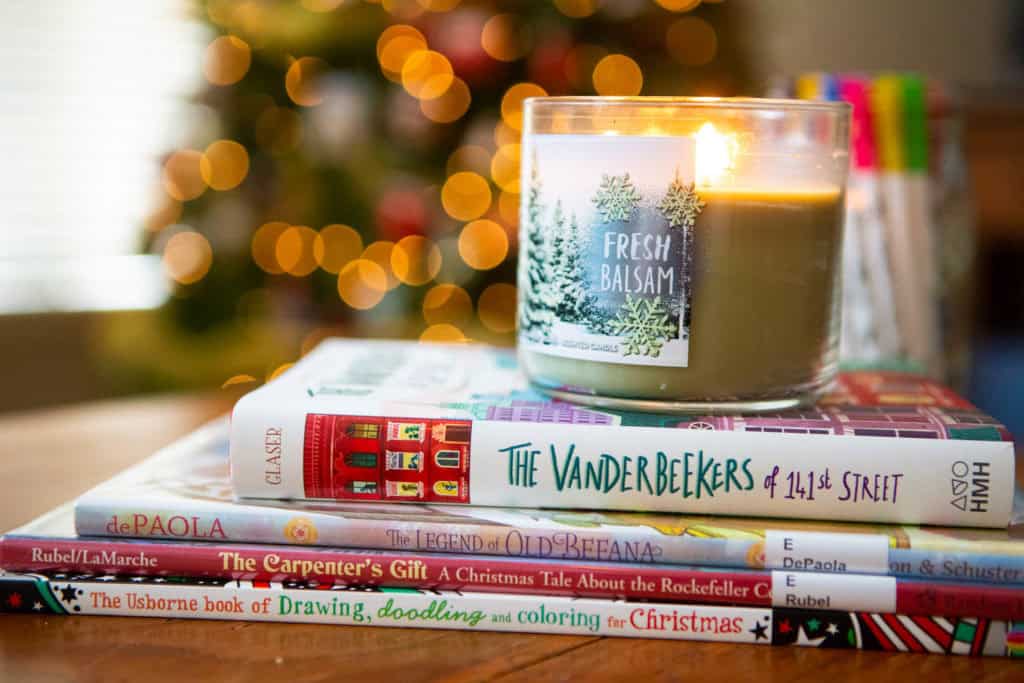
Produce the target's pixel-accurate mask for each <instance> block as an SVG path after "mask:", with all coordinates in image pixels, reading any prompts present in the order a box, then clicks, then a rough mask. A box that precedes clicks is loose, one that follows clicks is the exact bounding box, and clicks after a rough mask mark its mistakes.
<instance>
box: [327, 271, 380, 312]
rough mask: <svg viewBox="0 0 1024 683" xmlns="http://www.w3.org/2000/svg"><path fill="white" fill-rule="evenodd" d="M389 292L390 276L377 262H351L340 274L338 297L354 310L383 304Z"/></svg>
mask: <svg viewBox="0 0 1024 683" xmlns="http://www.w3.org/2000/svg"><path fill="white" fill-rule="evenodd" d="M387 292H388V275H387V273H386V272H384V269H383V268H381V267H380V265H379V264H378V263H377V262H376V261H371V260H370V259H364V258H359V259H356V260H354V261H349V262H348V263H347V264H346V265H345V267H344V268H342V269H341V272H340V273H338V295H339V296H340V297H341V300H342V301H344V302H345V303H347V304H348V305H349V306H351V307H352V308H356V309H359V310H366V309H370V308H373V307H374V306H376V305H377V304H379V303H380V302H381V299H383V298H384V295H385V294H387Z"/></svg>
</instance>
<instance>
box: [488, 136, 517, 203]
mask: <svg viewBox="0 0 1024 683" xmlns="http://www.w3.org/2000/svg"><path fill="white" fill-rule="evenodd" d="M519 155H520V147H519V145H518V144H516V143H512V144H508V145H502V146H501V147H499V148H498V151H497V152H495V153H494V158H493V159H491V179H492V180H494V184H495V185H497V186H498V187H499V188H501V189H502V190H504V191H505V192H519Z"/></svg>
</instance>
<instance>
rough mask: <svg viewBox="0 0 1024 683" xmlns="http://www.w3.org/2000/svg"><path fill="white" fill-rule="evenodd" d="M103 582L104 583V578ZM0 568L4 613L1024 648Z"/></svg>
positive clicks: (650, 612) (943, 629)
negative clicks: (36, 573)
mask: <svg viewBox="0 0 1024 683" xmlns="http://www.w3.org/2000/svg"><path fill="white" fill-rule="evenodd" d="M104 579H109V580H104ZM160 581H161V579H149V580H147V581H146V582H144V583H132V582H124V581H119V580H116V579H113V577H98V578H95V579H91V580H73V579H68V578H67V577H60V578H57V577H55V578H53V579H48V578H46V577H43V576H26V575H0V612H20V613H35V614H59V615H66V614H74V615H116V616H142V617H165V618H166V617H177V618H195V619H227V620H247V621H272V622H297V623H313V624H336V625H350V626H386V627H415V628H444V629H458V630H466V631H499V632H501V631H504V632H519V633H553V634H572V635H590V636H597V635H605V636H616V637H632V638H662V639H671V640H704V641H722V642H732V643H747V644H752V645H775V646H803V647H823V648H842V649H863V650H885V651H904V652H930V653H937V654H951V655H994V656H1020V655H1021V654H1024V652H1022V650H1024V638H1022V636H1024V634H1022V633H1021V631H1022V629H1024V626H1022V625H1021V624H1010V623H1007V622H1000V621H992V620H988V619H979V618H966V619H958V620H954V621H950V620H948V619H945V618H926V617H910V616H907V615H897V614H878V613H865V612H842V611H829V612H814V611H806V610H789V609H772V608H750V607H722V606H716V607H710V606H704V605H682V604H659V603H630V602H623V601H612V600H595V599H588V598H581V599H573V598H564V597H543V596H526V595H503V594H499V595H483V594H474V593H455V592H451V593H423V592H419V591H401V590H400V591H391V590H387V589H384V590H379V591H371V590H359V589H355V590H352V589H349V588H348V587H346V586H343V585H340V586H327V585H325V586H318V587H317V588H315V589H311V588H302V587H285V586H282V585H281V584H260V583H256V582H249V581H231V582H228V583H225V584H222V585H213V586H211V585H196V584H195V583H188V582H187V581H186V582H182V583H179V582H177V581H176V580H174V579H166V580H163V581H164V582H162V583H160Z"/></svg>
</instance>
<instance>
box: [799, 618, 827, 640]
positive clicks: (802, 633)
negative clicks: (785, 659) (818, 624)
mask: <svg viewBox="0 0 1024 683" xmlns="http://www.w3.org/2000/svg"><path fill="white" fill-rule="evenodd" d="M815 621H816V620H815ZM826 637H827V636H821V637H820V638H808V637H807V631H806V630H805V629H802V628H797V631H796V644H797V645H807V646H810V647H818V646H819V645H821V644H822V643H823V642H824V641H825V638H826Z"/></svg>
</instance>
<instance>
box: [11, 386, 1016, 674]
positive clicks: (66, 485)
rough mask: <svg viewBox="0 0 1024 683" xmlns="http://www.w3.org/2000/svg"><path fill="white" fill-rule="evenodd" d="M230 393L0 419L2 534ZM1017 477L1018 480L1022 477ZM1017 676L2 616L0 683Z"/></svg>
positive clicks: (762, 650)
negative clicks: (68, 682) (46, 682)
mask: <svg viewBox="0 0 1024 683" xmlns="http://www.w3.org/2000/svg"><path fill="white" fill-rule="evenodd" d="M230 398H231V397H230V396H214V397H161V398H150V399H135V400H130V401H109V402H102V403H96V404H89V405H84V406H80V407H73V408H60V409H54V410H43V411H34V412H27V413H22V414H17V415H11V416H7V417H4V418H0V529H10V528H11V527H13V526H16V525H18V524H22V523H24V522H26V521H28V520H29V519H31V518H33V517H35V516H37V515H39V514H41V513H43V512H45V511H46V510H48V509H49V508H51V507H53V506H54V505H56V504H58V503H61V502H63V501H65V500H67V499H69V498H71V497H73V496H75V495H77V494H79V493H81V492H83V491H85V490H86V489H87V488H89V487H90V486H93V485H94V484H96V483H98V482H100V481H102V480H104V479H106V478H108V477H110V476H111V475H113V474H114V473H115V472H117V471H118V470H120V469H122V468H124V467H125V466H127V465H129V464H131V463H133V462H135V461H137V460H139V459H141V458H143V457H145V456H146V455H147V454H149V453H151V452H152V451H153V450H155V449H156V448H158V447H160V446H163V445H165V444H167V443H169V442H171V441H173V440H174V439H175V438H177V437H179V436H181V435H183V434H184V433H185V432H187V431H189V430H190V429H193V428H195V427H196V426H198V425H199V424H201V423H203V422H204V421H206V420H208V419H211V418H213V417H215V416H216V415H219V414H221V413H223V412H225V411H226V410H228V408H229V407H230V403H231V400H230ZM1022 474H1024V473H1022ZM686 678H700V679H701V680H708V681H715V680H728V681H740V680H753V679H757V680H759V681H775V680H778V681H783V680H784V681H786V683H793V682H796V681H804V680H806V681H809V682H810V681H813V682H814V683H821V682H822V681H829V680H835V681H840V680H849V679H854V678H856V680H863V681H871V682H872V683H881V682H882V681H890V680H891V681H901V682H903V683H905V682H906V681H911V680H924V679H927V680H931V681H946V680H962V679H966V678H972V679H973V678H979V679H984V680H987V681H1010V680H1017V681H1019V680H1022V678H1024V668H1022V664H1021V663H1020V662H1014V661H1009V660H1002V659H967V658H962V657H939V656H925V655H887V654H881V653H873V652H849V651H826V650H810V649H800V648H768V647H753V646H730V645H726V644H722V643H686V642H674V641H664V640H660V641H659V640H633V639H614V638H597V637H593V638H590V637H581V636H541V635H530V634H514V633H501V634H499V633H463V632H459V631H433V630H422V629H394V628H370V627H348V626H317V625H306V624H266V623H246V622H229V621H190V620H170V619H141V618H121V617H79V618H75V617H30V616H0V681H3V682H7V681H11V682H18V683H22V682H26V683H27V682H30V681H115V682H116V681H131V682H132V683H137V682H138V681H139V680H142V681H144V682H145V683H157V682H158V681H164V680H167V681H172V680H173V681H181V680H210V681H225V682H229V683H231V682H235V681H238V682H242V681H245V682H247V683H248V682H251V681H273V682H274V683H282V681H288V682H291V681H328V680H348V681H366V680H377V679H382V680H395V681H449V682H452V683H463V682H469V681H482V680H500V681H508V682H514V681H524V682H526V681H528V682H530V683H535V682H540V681H565V680H580V679H583V680H624V679H628V680H656V681H662V680H680V679H686Z"/></svg>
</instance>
